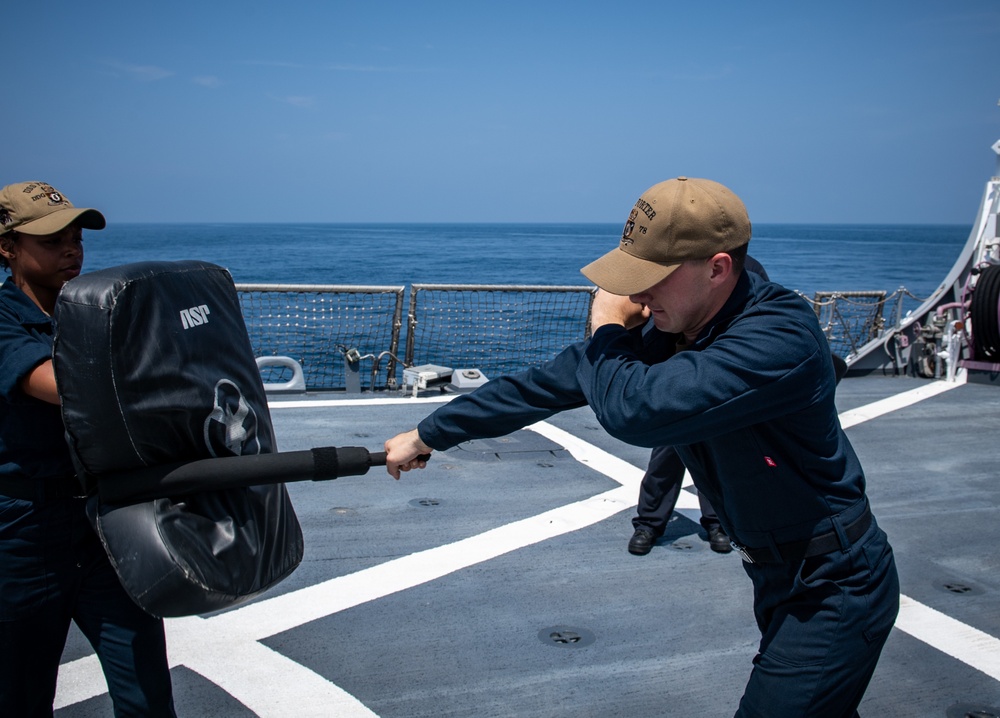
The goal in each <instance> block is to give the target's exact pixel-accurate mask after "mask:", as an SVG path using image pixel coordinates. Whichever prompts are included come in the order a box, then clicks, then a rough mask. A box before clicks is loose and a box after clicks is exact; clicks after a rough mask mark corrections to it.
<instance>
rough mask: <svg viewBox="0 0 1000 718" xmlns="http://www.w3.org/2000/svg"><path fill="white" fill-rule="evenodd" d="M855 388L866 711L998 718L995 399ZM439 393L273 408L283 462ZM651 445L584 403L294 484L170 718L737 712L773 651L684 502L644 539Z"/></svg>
mask: <svg viewBox="0 0 1000 718" xmlns="http://www.w3.org/2000/svg"><path fill="white" fill-rule="evenodd" d="M892 397H896V399H895V400H893V399H892ZM883 399H885V400H887V401H884V402H880V400H883ZM914 400H915V401H914ZM838 403H839V406H840V408H841V411H842V415H841V416H842V422H843V423H844V425H845V427H848V428H847V432H848V435H849V436H850V438H851V440H852V442H853V443H854V446H855V448H856V450H857V452H858V454H859V455H860V457H861V459H862V462H863V464H864V466H865V469H866V473H867V475H868V484H869V495H870V498H871V503H872V507H873V510H874V512H875V514H876V516H877V517H878V521H879V523H880V525H881V526H882V527H883V528H884V529H885V530H886V532H887V533H888V534H889V538H890V541H891V543H892V545H893V547H894V549H895V552H896V557H897V562H898V566H899V572H900V579H901V585H902V593H903V599H902V608H901V611H900V615H899V619H898V620H897V624H896V629H895V630H894V631H893V633H892V635H891V637H890V639H889V641H888V644H887V645H886V648H885V651H884V652H883V654H882V660H881V662H880V664H879V666H878V669H877V670H876V673H875V676H874V679H873V681H872V684H871V686H870V688H869V690H868V692H867V694H866V696H865V699H864V701H863V703H862V705H861V709H860V710H861V713H862V715H867V716H880V717H882V718H897V717H898V718H903V716H906V717H907V718H910V717H911V716H924V717H931V716H942V717H944V716H949V717H951V718H956V717H958V718H961V717H962V716H965V715H966V713H970V712H972V711H975V710H979V711H983V714H982V715H984V716H988V715H1000V609H998V606H1000V604H998V596H1000V555H998V551H997V550H996V546H997V543H998V539H1000V521H998V517H1000V512H998V508H997V507H998V505H1000V479H998V475H997V474H998V470H997V467H998V466H1000V442H998V441H997V440H996V436H997V433H996V432H997V426H998V425H1000V391H998V390H997V389H996V388H995V387H986V386H982V385H977V384H964V385H955V384H945V383H943V382H930V381H922V380H915V379H909V378H883V377H873V376H869V377H865V378H858V379H847V380H845V381H843V382H842V383H841V385H840V386H839V388H838ZM436 405H437V404H435V403H434V402H433V401H431V400H423V399H417V400H414V399H409V398H394V399H391V400H390V399H383V400H377V401H376V400H368V399H365V400H361V401H356V400H350V399H348V398H346V397H344V396H343V395H339V396H334V395H323V394H316V395H305V396H303V397H281V398H275V399H274V400H273V401H272V412H271V413H272V417H273V420H274V423H275V427H276V431H277V434H278V440H279V446H280V448H281V449H282V450H284V451H291V450H297V449H306V448H310V447H314V446H330V445H333V446H352V445H353V446H367V447H368V448H371V449H373V450H375V449H380V448H381V444H382V442H383V441H384V439H385V438H387V437H389V436H391V435H393V434H395V433H397V432H399V431H402V430H406V429H409V428H412V427H413V426H414V425H415V424H416V422H417V421H419V419H421V418H422V417H423V416H425V415H426V414H427V413H429V412H430V411H432V410H433V409H434V407H435V406H436ZM498 457H499V458H498ZM647 458H648V450H646V449H641V448H637V447H632V446H628V445H625V444H622V443H621V442H619V441H617V440H615V439H612V438H610V437H609V436H608V435H607V434H606V433H605V432H604V431H603V430H602V429H601V428H600V426H599V425H598V423H597V422H596V420H595V419H594V417H593V414H592V413H591V412H590V410H589V409H580V410H576V411H572V412H567V413H565V414H562V415H560V416H557V417H555V418H554V419H552V420H551V421H550V422H547V423H545V424H543V425H540V426H537V427H535V428H534V430H530V431H529V430H525V431H521V432H517V433H516V434H515V435H512V436H510V437H506V438H504V439H497V440H492V441H487V442H474V443H473V444H471V445H466V446H464V447H460V448H457V449H453V450H451V451H448V452H443V453H438V454H435V456H434V457H433V459H432V461H431V463H430V465H429V466H428V468H427V469H426V470H424V471H414V472H409V473H407V474H404V476H403V479H402V480H401V481H399V482H396V481H393V480H392V479H391V478H390V477H388V476H387V475H386V474H385V473H384V471H383V470H382V469H374V470H373V471H371V472H370V473H369V474H368V475H367V476H363V477H344V478H341V479H339V480H337V481H333V482H327V483H297V484H289V491H290V492H291V495H292V499H293V501H294V504H295V507H296V512H297V514H298V516H299V519H300V521H301V523H302V527H303V532H304V535H305V541H306V555H305V559H304V560H303V562H302V564H301V565H300V566H299V568H298V569H297V570H296V571H295V573H293V574H292V576H291V577H290V578H288V579H287V580H286V581H285V582H284V583H282V584H280V585H279V586H277V587H276V588H275V589H273V590H271V591H270V592H268V593H267V594H265V595H264V596H263V597H261V598H258V599H257V600H255V601H254V602H252V603H249V604H246V605H244V606H241V607H238V608H236V609H232V610H229V611H226V612H223V613H220V614H217V615H212V616H206V617H192V618H185V619H171V620H168V621H167V639H168V649H169V654H170V660H171V664H172V665H173V670H172V674H173V681H174V693H175V702H176V706H177V712H178V715H180V716H198V717H203V716H254V715H258V716H265V717H272V716H294V717H295V718H303V717H305V716H341V717H354V716H369V717H370V716H381V717H382V718H416V717H418V716H434V717H435V718H438V717H441V716H456V717H458V716H463V717H464V716H538V717H541V716H553V717H556V716H574V717H579V716H595V717H598V716H599V717H602V718H605V717H609V716H653V715H662V716H680V717H684V718H689V717H690V716H702V715H704V716H726V715H732V713H733V712H734V711H735V709H736V706H737V704H738V702H739V698H740V696H741V694H742V692H743V687H744V684H745V682H746V679H747V677H748V675H749V673H750V670H751V659H752V658H753V655H754V652H755V650H756V646H757V641H758V633H757V629H756V626H755V624H754V619H753V614H752V610H751V587H750V582H749V580H748V579H747V577H746V575H745V574H744V572H743V570H742V568H741V565H740V558H739V556H738V555H737V554H735V553H730V554H726V555H720V554H716V553H713V552H712V551H711V550H709V548H708V544H707V543H706V542H705V541H704V540H703V538H702V537H701V536H700V535H699V530H700V527H699V526H698V523H697V518H698V509H697V500H696V498H695V496H694V494H692V493H689V492H688V491H685V492H683V493H682V497H681V501H680V502H679V509H680V511H679V513H680V514H682V515H679V516H677V517H676V519H675V520H674V521H673V522H672V524H671V527H670V529H669V530H668V532H667V535H666V536H664V537H663V539H661V540H660V542H659V544H658V545H657V546H656V547H655V548H654V550H653V551H652V552H651V553H650V554H649V555H647V556H643V557H637V556H633V555H630V554H629V553H628V552H627V551H626V544H627V542H628V539H629V537H630V535H631V531H632V528H631V524H630V519H631V517H632V515H633V510H634V506H635V499H636V495H637V489H638V482H639V480H640V478H641V476H642V469H643V468H644V466H645V462H646V459H647ZM63 661H64V664H63V667H62V670H61V672H60V683H59V691H58V695H57V708H58V710H57V715H58V716H60V717H61V718H78V717H83V716H107V715H111V705H110V700H109V698H108V696H107V694H106V692H105V691H106V689H105V686H104V683H103V678H102V676H101V673H100V669H99V666H98V665H97V661H96V660H95V659H94V657H93V655H92V652H91V650H90V647H89V646H88V645H87V644H86V642H85V641H84V639H83V638H82V637H81V636H80V634H79V633H78V632H76V630H75V629H74V631H73V632H72V633H71V636H70V640H69V643H68V645H67V647H66V651H65V654H64V658H63ZM976 715H979V714H976Z"/></svg>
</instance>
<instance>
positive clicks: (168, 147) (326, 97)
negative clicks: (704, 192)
mask: <svg viewBox="0 0 1000 718" xmlns="http://www.w3.org/2000/svg"><path fill="white" fill-rule="evenodd" d="M2 17H3V20H2V22H3V26H4V31H3V36H4V37H3V43H2V53H3V57H4V63H3V67H4V72H3V83H2V84H3V87H2V92H3V111H2V117H3V119H2V127H3V134H4V137H5V138H6V142H5V147H4V151H3V155H2V161H0V184H7V183H10V182H18V181H24V180H29V179H42V180H45V181H48V182H50V183H52V184H53V185H55V186H56V187H57V188H59V189H60V190H62V191H63V192H64V193H65V194H66V195H67V196H68V197H69V198H70V199H71V200H73V201H74V202H75V203H76V204H78V205H86V206H96V207H98V208H100V209H102V210H103V211H104V212H105V213H106V214H107V216H108V218H109V220H111V221H115V222H135V221H156V222H161V221H166V222H208V221H220V222H232V221H246V222H299V221H301V222H408V221H415V222H451V221H454V222H467V221H484V222H615V223H617V222H620V221H624V219H625V217H626V215H627V214H628V210H629V208H630V207H631V205H632V204H633V202H634V201H635V199H636V198H637V197H638V195H639V194H640V193H641V192H642V191H643V190H644V189H646V187H648V186H649V185H652V184H654V183H656V182H658V181H660V180H663V179H667V178H670V177H673V176H677V175H688V176H693V177H699V176H700V177H709V178H712V179H716V180H719V181H721V182H723V183H724V184H727V185H728V186H730V187H731V188H733V189H734V190H735V191H736V192H737V193H738V194H739V195H740V196H741V197H743V199H744V201H745V202H746V204H747V206H748V207H749V209H750V214H751V218H752V219H753V220H754V221H755V222H758V223H761V222H823V223H826V222H833V223H843V222H847V223H850V222H876V223H896V222H913V223H969V222H971V221H972V219H973V216H974V214H975V210H976V208H977V206H978V201H979V199H980V196H981V192H982V188H983V183H984V182H985V180H986V179H987V178H988V177H989V176H990V175H991V174H993V172H994V171H995V167H996V158H995V155H994V154H993V153H992V151H991V150H990V145H992V144H993V142H994V141H996V140H997V139H1000V108H998V107H997V101H998V99H1000V3H998V2H997V0H947V1H945V0H939V1H935V2H928V1H925V0H905V1H904V0H887V1H878V0H867V1H865V2H861V1H855V0H850V1H848V2H835V3H831V2H825V3H810V2H766V1H765V0H761V1H759V2H752V1H751V0H739V1H737V0H716V1H715V2H702V3H692V2H685V3H682V2H676V1H674V0H661V1H660V2H643V3H636V2H628V1H621V0H618V1H614V2H611V1H609V2H585V1H583V2H573V3H570V2H544V1H543V0H533V1H530V2H521V1H519V0H512V1H505V2H489V3H482V2H474V1H473V0H465V1H464V2H434V1H433V0H432V1H428V2H419V1H417V0H411V1H409V2H395V1H383V2H337V1H331V2H320V1H318V0H298V1H294V2H276V1H273V0H272V1H271V2H266V3H265V2H254V1H253V0H244V1H241V2H229V1H214V0H199V2H189V1H188V0H174V1H173V2H157V3H152V2H137V1H135V0H130V1H129V2H117V1H116V2H103V1H101V0H94V1H93V2H81V1H79V0H73V1H68V0H50V1H49V2H43V3H27V2H8V3H5V6H4V9H3V15H2Z"/></svg>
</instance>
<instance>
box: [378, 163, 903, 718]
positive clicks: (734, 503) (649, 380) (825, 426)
mask: <svg viewBox="0 0 1000 718" xmlns="http://www.w3.org/2000/svg"><path fill="white" fill-rule="evenodd" d="M749 241H750V220H749V218H748V217H747V213H746V209H745V207H744V206H743V203H742V202H741V201H740V199H739V198H738V197H736V195H735V194H733V193H732V192H731V191H730V190H728V189H727V188H726V187H724V186H723V185H720V184H718V183H717V182H712V181H710V180H703V179H694V178H686V177H678V178H677V179H672V180H668V181H666V182H661V183H660V184H657V185H655V186H653V187H651V188H650V189H649V190H647V191H646V192H645V193H644V194H643V195H642V197H641V198H640V199H639V201H638V202H636V204H635V207H634V208H633V210H632V212H631V214H630V215H629V219H628V221H627V222H626V224H625V228H624V231H623V234H622V239H621V242H620V244H619V246H618V247H617V248H615V249H613V250H612V251H610V252H609V253H607V254H606V255H604V256H603V257H601V258H599V259H598V260H597V261H595V262H593V263H591V264H589V265H587V266H586V267H584V268H583V270H582V271H583V273H584V274H585V275H586V276H587V277H588V278H589V279H590V280H591V281H593V282H594V283H595V284H597V285H598V287H600V288H601V290H600V291H598V293H597V296H596V297H595V299H594V305H593V324H592V328H593V335H592V337H591V339H590V340H589V341H587V342H582V343H579V344H574V345H572V346H570V347H568V348H567V349H565V350H564V351H563V352H561V353H560V354H559V355H557V356H556V357H555V358H553V359H552V360H550V361H549V362H547V363H546V364H543V365H542V366H540V367H536V368H533V369H530V370H528V371H526V372H523V373H521V374H516V375H512V376H506V377H499V378H497V379H494V380H493V381H490V382H488V383H487V384H485V385H484V386H482V387H480V388H479V389H477V390H476V391H474V392H472V393H470V394H467V395H464V396H461V397H458V398H456V399H455V400H454V401H452V402H451V403H450V404H448V405H446V406H443V407H441V408H440V409H438V410H437V411H435V412H434V413H433V414H431V415H430V416H428V417H427V418H426V419H424V420H423V421H421V422H420V424H419V426H418V427H417V428H416V429H414V430H412V431H409V432H406V433H403V434H399V435H398V436H396V437H393V438H392V439H390V440H389V441H387V442H386V444H385V448H386V451H387V452H388V457H387V459H388V470H389V473H390V474H391V475H393V476H394V477H395V478H399V472H400V471H408V470H409V469H413V468H423V467H424V466H426V461H425V458H422V457H421V456H420V455H421V454H427V453H428V452H429V451H431V450H432V449H434V450H444V449H447V448H450V447H452V446H455V445H457V444H459V443H461V442H462V441H466V440H469V439H473V438H485V437H491V436H502V435H504V434H508V433H510V432H512V431H514V430H516V429H519V428H521V427H524V426H527V425H529V424H532V423H534V422H536V421H540V420H543V419H545V418H547V417H549V416H552V415H553V414H555V413H557V412H559V411H563V410H566V409H572V408H576V407H580V406H583V405H584V404H589V405H590V406H591V408H592V409H593V410H594V413H595V414H596V416H597V419H598V420H599V421H600V423H601V425H602V426H603V427H604V428H605V429H606V430H607V431H608V433H610V434H611V435H613V436H615V437H617V438H619V439H621V440H623V441H626V442H629V443H631V444H635V445H637V446H648V447H656V446H664V445H671V446H674V447H676V448H677V452H678V454H680V456H681V458H682V459H683V461H684V464H685V465H686V466H687V467H688V469H689V470H690V471H691V475H692V477H693V479H694V483H695V486H696V487H697V488H698V490H699V491H700V492H702V493H704V494H705V495H706V496H707V497H708V499H709V501H710V502H711V503H712V506H714V507H715V509H716V511H717V513H718V515H719V519H720V521H721V522H722V526H723V528H724V529H725V530H726V532H727V533H728V534H729V536H730V537H731V538H732V540H733V543H734V545H735V546H736V547H737V550H739V551H740V553H741V554H742V555H743V558H744V563H743V567H744V569H745V570H746V573H747V575H748V576H749V577H750V579H751V581H752V582H753V586H754V614H755V616H756V619H757V624H758V626H759V628H760V631H761V641H760V646H759V650H758V653H757V655H756V656H755V658H754V661H753V662H754V668H753V671H752V673H751V675H750V681H749V683H748V684H747V687H746V691H745V693H744V695H743V698H742V700H741V701H740V706H739V709H738V710H737V712H736V716H737V717H738V718H750V717H754V718H801V717H802V716H814V717H815V716H821V717H824V718H826V717H829V718H841V717H850V716H857V706H858V704H859V703H860V701H861V698H862V696H863V694H864V691H865V689H866V688H867V686H868V682H869V680H870V679H871V676H872V672H873V671H874V669H875V664H876V663H877V661H878V657H879V654H880V653H881V651H882V646H883V645H884V643H885V640H886V638H887V637H888V635H889V631H890V629H891V628H892V625H893V622H894V620H895V618H896V613H897V611H898V608H899V580H898V577H897V574H896V566H895V562H894V559H893V555H892V549H891V548H890V547H889V543H888V541H887V539H886V536H885V533H884V532H883V531H882V530H881V529H880V528H879V527H878V524H877V523H876V521H875V518H874V517H873V516H872V513H871V511H870V509H869V506H868V499H867V497H866V495H865V477H864V472H863V471H862V468H861V464H860V462H859V461H858V458H857V456H856V454H855V452H854V449H853V448H852V446H851V444H850V442H849V441H848V439H847V436H846V435H845V434H844V431H843V429H842V428H841V426H840V421H839V419H838V417H837V409H836V407H835V405H834V389H835V379H834V371H833V367H832V364H831V356H830V350H829V347H828V345H827V341H826V339H825V337H824V336H823V332H822V330H821V329H820V327H819V324H818V322H817V320H816V316H815V314H814V313H813V310H812V309H811V308H810V307H809V306H808V304H807V303H806V302H805V301H804V300H803V299H802V298H800V297H799V296H798V295H796V294H795V293H794V292H792V291H789V290H787V289H785V288H784V287H781V286H780V285H777V284H774V283H771V282H767V281H764V280H763V279H761V278H760V277H758V276H755V275H754V274H753V273H752V272H744V271H742V270H743V262H744V259H745V257H746V250H747V244H748V243H749ZM650 315H651V316H652V317H653V321H654V323H655V326H656V329H657V330H658V331H656V332H647V333H646V335H645V336H643V335H642V333H641V332H640V331H639V328H640V327H641V326H642V324H643V323H644V321H645V318H647V317H649V316H650Z"/></svg>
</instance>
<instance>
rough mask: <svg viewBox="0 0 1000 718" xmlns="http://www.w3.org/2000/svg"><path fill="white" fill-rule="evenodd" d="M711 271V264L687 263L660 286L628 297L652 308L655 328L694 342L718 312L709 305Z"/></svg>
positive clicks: (706, 261)
mask: <svg viewBox="0 0 1000 718" xmlns="http://www.w3.org/2000/svg"><path fill="white" fill-rule="evenodd" d="M711 271H712V270H711V262H710V260H703V259H696V260H692V261H689V262H684V263H683V264H682V265H681V266H680V267H678V268H677V269H675V270H674V271H673V273H672V274H671V275H670V276H669V277H667V278H666V279H664V280H663V281H661V282H660V283H659V284H655V285H653V286H652V287H650V288H649V289H647V290H646V291H644V292H640V293H639V294H632V295H629V299H630V300H631V301H632V302H635V303H636V304H645V305H646V306H647V307H649V310H650V312H652V316H653V324H655V325H656V328H657V329H659V330H660V331H664V332H670V333H674V334H684V335H685V336H686V337H687V339H688V340H689V341H691V340H694V338H695V337H696V336H698V332H699V331H700V330H701V328H702V327H704V326H705V324H706V323H707V322H708V320H709V319H711V318H712V314H713V313H714V311H715V309H714V305H713V304H712V303H711V302H710V301H709V293H710V290H711V289H712V283H711V281H710V277H711Z"/></svg>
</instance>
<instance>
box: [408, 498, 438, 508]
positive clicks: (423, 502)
mask: <svg viewBox="0 0 1000 718" xmlns="http://www.w3.org/2000/svg"><path fill="white" fill-rule="evenodd" d="M443 503H444V500H443V499H431V498H423V499H410V501H409V504H410V506H416V507H417V508H418V509H432V508H434V507H436V506H440V505H441V504H443Z"/></svg>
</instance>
